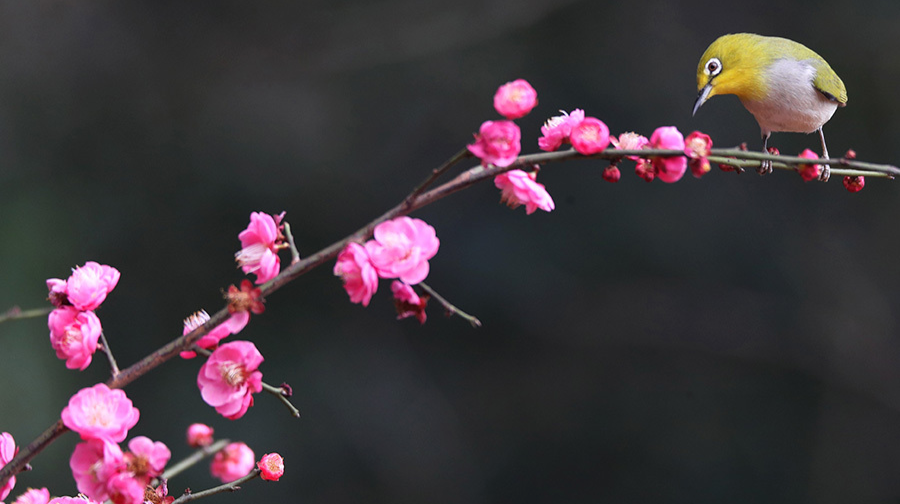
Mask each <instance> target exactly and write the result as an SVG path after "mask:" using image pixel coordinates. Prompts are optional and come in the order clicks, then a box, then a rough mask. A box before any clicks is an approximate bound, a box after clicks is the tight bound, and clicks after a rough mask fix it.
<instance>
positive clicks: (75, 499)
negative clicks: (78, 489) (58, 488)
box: [48, 497, 100, 504]
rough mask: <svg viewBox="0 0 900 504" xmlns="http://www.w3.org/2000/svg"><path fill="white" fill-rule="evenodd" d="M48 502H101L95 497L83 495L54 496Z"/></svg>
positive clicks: (86, 503) (97, 503)
mask: <svg viewBox="0 0 900 504" xmlns="http://www.w3.org/2000/svg"><path fill="white" fill-rule="evenodd" d="M48 504H100V503H99V502H97V501H96V500H94V499H90V498H83V497H54V498H52V499H50V502H49V503H48Z"/></svg>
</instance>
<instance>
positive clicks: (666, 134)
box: [650, 126, 687, 183]
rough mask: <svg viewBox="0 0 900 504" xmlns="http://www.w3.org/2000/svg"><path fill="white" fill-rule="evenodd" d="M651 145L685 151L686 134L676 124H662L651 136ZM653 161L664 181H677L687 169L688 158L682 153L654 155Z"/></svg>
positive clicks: (655, 147) (659, 176)
mask: <svg viewBox="0 0 900 504" xmlns="http://www.w3.org/2000/svg"><path fill="white" fill-rule="evenodd" d="M650 146H651V147H652V148H654V149H673V150H679V151H682V152H684V135H682V134H681V132H680V131H678V128H676V127H675V126H660V127H659V128H656V131H654V132H653V135H651V136H650ZM652 161H653V168H654V169H655V170H656V176H657V177H658V178H659V179H660V180H662V181H663V182H667V183H672V182H677V181H679V180H681V177H682V176H684V172H685V171H687V159H685V157H684V156H681V155H678V156H671V157H654V158H653V160H652Z"/></svg>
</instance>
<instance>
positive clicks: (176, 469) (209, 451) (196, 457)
mask: <svg viewBox="0 0 900 504" xmlns="http://www.w3.org/2000/svg"><path fill="white" fill-rule="evenodd" d="M230 443H231V440H230V439H220V440H218V441H216V442H215V443H213V444H211V445H209V446H204V447H203V448H200V449H199V450H197V451H195V452H194V453H192V454H190V455H188V456H187V457H185V458H183V459H182V460H179V461H178V463H176V464H172V465H171V466H169V468H167V469H166V471H165V472H164V473H162V475H161V476H160V478H163V479H166V480H170V479H172V478H174V477H175V476H178V475H179V474H181V473H182V472H184V471H185V470H187V469H188V468H190V467H193V466H194V465H195V464H197V463H198V462H200V461H201V460H203V459H205V458H206V457H209V456H211V455H215V454H216V452H218V451H220V450H222V449H223V448H225V447H226V446H228V445H229V444H230Z"/></svg>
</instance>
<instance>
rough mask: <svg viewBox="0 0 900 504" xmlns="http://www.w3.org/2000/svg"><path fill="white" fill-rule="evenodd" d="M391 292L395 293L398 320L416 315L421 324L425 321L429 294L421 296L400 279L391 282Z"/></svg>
mask: <svg viewBox="0 0 900 504" xmlns="http://www.w3.org/2000/svg"><path fill="white" fill-rule="evenodd" d="M391 292H393V293H394V308H396V309H397V320H402V319H405V318H407V317H416V320H418V321H419V323H420V324H424V323H425V319H426V318H427V315H425V307H426V306H427V305H428V298H429V297H428V296H427V295H425V296H419V295H418V294H416V291H415V289H413V288H412V286H410V285H407V284H405V283H403V282H401V281H399V280H394V281H393V283H391Z"/></svg>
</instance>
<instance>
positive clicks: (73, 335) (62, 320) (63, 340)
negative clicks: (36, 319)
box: [47, 306, 103, 371]
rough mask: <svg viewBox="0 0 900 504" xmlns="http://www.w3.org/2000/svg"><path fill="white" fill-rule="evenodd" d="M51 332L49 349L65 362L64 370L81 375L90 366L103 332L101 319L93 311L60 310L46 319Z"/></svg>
mask: <svg viewBox="0 0 900 504" xmlns="http://www.w3.org/2000/svg"><path fill="white" fill-rule="evenodd" d="M47 326H48V327H49V328H50V346H52V347H53V349H54V350H56V356H57V357H58V358H60V359H66V367H67V368H69V369H78V370H79V371H84V369H85V368H87V367H88V365H89V364H90V363H91V359H92V357H93V356H94V352H96V351H97V342H98V341H99V340H100V333H101V332H102V331H103V328H102V327H101V326H100V319H99V318H97V316H96V315H94V312H92V311H78V310H77V309H76V308H75V307H73V306H63V307H61V308H57V309H55V310H53V311H52V312H50V316H49V317H47Z"/></svg>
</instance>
